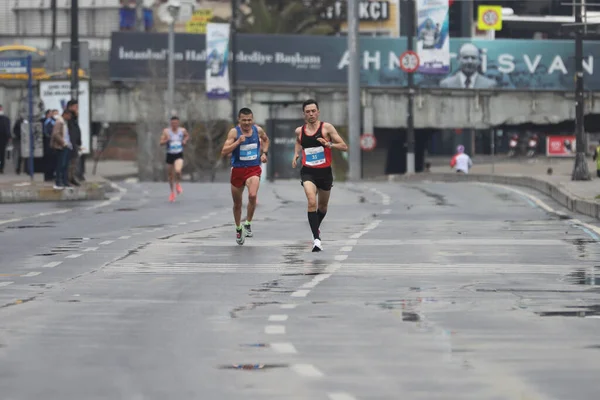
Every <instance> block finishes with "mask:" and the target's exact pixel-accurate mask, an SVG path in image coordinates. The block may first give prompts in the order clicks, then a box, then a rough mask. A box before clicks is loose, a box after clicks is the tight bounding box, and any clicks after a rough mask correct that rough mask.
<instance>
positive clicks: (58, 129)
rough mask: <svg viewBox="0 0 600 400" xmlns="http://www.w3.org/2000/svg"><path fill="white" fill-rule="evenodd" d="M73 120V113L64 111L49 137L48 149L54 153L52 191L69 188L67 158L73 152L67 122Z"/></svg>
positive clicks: (58, 117) (57, 118) (57, 119)
mask: <svg viewBox="0 0 600 400" xmlns="http://www.w3.org/2000/svg"><path fill="white" fill-rule="evenodd" d="M72 118H73V113H72V112H71V111H69V110H65V111H63V113H62V116H57V117H56V122H55V123H54V128H53V130H52V136H51V137H50V147H51V148H52V149H54V150H55V151H56V181H55V184H54V189H56V190H63V189H64V188H65V187H70V186H71V185H70V184H69V182H68V180H69V161H70V160H69V158H70V156H71V154H72V151H73V143H72V142H71V135H70V130H69V121H70V120H71V119H72Z"/></svg>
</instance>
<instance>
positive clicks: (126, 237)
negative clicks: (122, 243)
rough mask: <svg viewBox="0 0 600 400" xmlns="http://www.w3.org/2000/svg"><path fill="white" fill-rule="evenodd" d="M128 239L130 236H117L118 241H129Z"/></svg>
mask: <svg viewBox="0 0 600 400" xmlns="http://www.w3.org/2000/svg"><path fill="white" fill-rule="evenodd" d="M129 238H131V236H119V239H121V240H125V239H129Z"/></svg>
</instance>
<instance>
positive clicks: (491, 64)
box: [110, 32, 600, 91]
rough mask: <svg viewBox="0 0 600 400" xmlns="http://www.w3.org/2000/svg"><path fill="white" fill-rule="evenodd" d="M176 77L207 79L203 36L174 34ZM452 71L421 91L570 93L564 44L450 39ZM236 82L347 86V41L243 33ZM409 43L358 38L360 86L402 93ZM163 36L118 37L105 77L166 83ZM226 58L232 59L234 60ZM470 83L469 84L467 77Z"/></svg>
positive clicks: (588, 63)
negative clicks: (401, 64)
mask: <svg viewBox="0 0 600 400" xmlns="http://www.w3.org/2000/svg"><path fill="white" fill-rule="evenodd" d="M176 37H177V39H176V41H175V50H176V55H175V76H176V78H177V79H178V80H179V81H188V82H193V81H196V82H198V81H205V80H206V59H207V53H206V39H205V36H204V35H201V34H184V33H181V34H176ZM449 44H450V59H451V61H450V71H449V72H448V73H446V74H423V73H419V72H417V73H415V74H414V77H415V85H417V86H418V87H422V88H428V87H431V88H439V87H443V88H468V89H501V90H510V89H517V90H552V91H572V90H574V85H575V81H574V79H573V77H574V74H575V55H574V48H575V46H573V42H572V41H567V40H508V39H496V40H481V39H475V40H472V39H468V38H453V39H450V41H449ZM237 46H238V47H237V48H238V50H237V54H236V60H237V65H238V69H237V79H238V83H239V84H242V85H257V86H296V87H307V86H321V87H336V86H339V87H346V85H347V72H346V71H347V68H348V63H349V55H348V51H347V47H348V46H347V39H346V38H343V37H336V36H301V35H246V34H239V35H238V38H237ZM405 49H406V38H377V37H361V38H360V56H361V71H360V78H361V85H362V86H363V87H406V86H407V78H408V76H407V74H406V73H405V72H404V71H402V70H401V69H400V67H399V57H400V54H402V53H403V52H404V50H405ZM583 51H584V60H583V68H584V82H585V88H586V90H594V91H595V90H600V73H596V72H595V70H594V64H595V63H594V58H598V57H600V42H597V41H596V42H593V41H585V42H584V45H583ZM167 55H168V53H167V35H166V34H162V33H138V32H115V33H113V36H112V48H111V56H110V76H111V79H112V80H116V81H149V80H158V81H164V79H165V77H166V76H167V73H166V72H167V63H166V61H167ZM231 58H232V57H231V56H229V59H230V61H231ZM467 78H469V79H467Z"/></svg>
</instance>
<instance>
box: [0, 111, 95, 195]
mask: <svg viewBox="0 0 600 400" xmlns="http://www.w3.org/2000/svg"><path fill="white" fill-rule="evenodd" d="M78 116H79V103H78V102H77V100H70V101H69V102H68V103H67V105H66V107H65V109H64V111H63V113H62V114H60V113H59V111H58V110H46V112H45V114H44V117H43V118H41V120H40V122H41V124H42V135H43V147H44V154H43V160H42V167H43V171H44V181H46V182H52V181H54V189H56V190H63V189H65V188H66V187H71V186H80V184H81V183H80V181H81V180H84V177H83V171H82V169H81V168H80V162H79V161H80V158H79V155H80V153H81V151H82V150H83V147H82V142H81V128H80V126H79V122H78ZM24 120H25V119H24V117H23V115H20V116H19V117H18V118H17V120H16V121H15V124H14V126H13V129H12V134H11V129H10V119H9V118H8V117H7V116H6V115H4V111H3V109H2V106H1V105H0V173H4V167H5V164H6V160H5V154H6V147H7V145H8V144H9V143H10V142H11V141H12V144H13V157H14V158H15V173H17V174H20V173H21V168H22V167H23V163H24V161H26V160H24V159H23V157H21V135H22V134H28V132H22V131H21V126H22V124H23V122H24Z"/></svg>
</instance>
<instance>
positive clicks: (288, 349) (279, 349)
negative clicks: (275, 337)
mask: <svg viewBox="0 0 600 400" xmlns="http://www.w3.org/2000/svg"><path fill="white" fill-rule="evenodd" d="M271 348H272V349H273V351H275V352H276V353H281V354H296V353H298V350H296V348H295V347H294V345H293V344H291V343H271Z"/></svg>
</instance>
